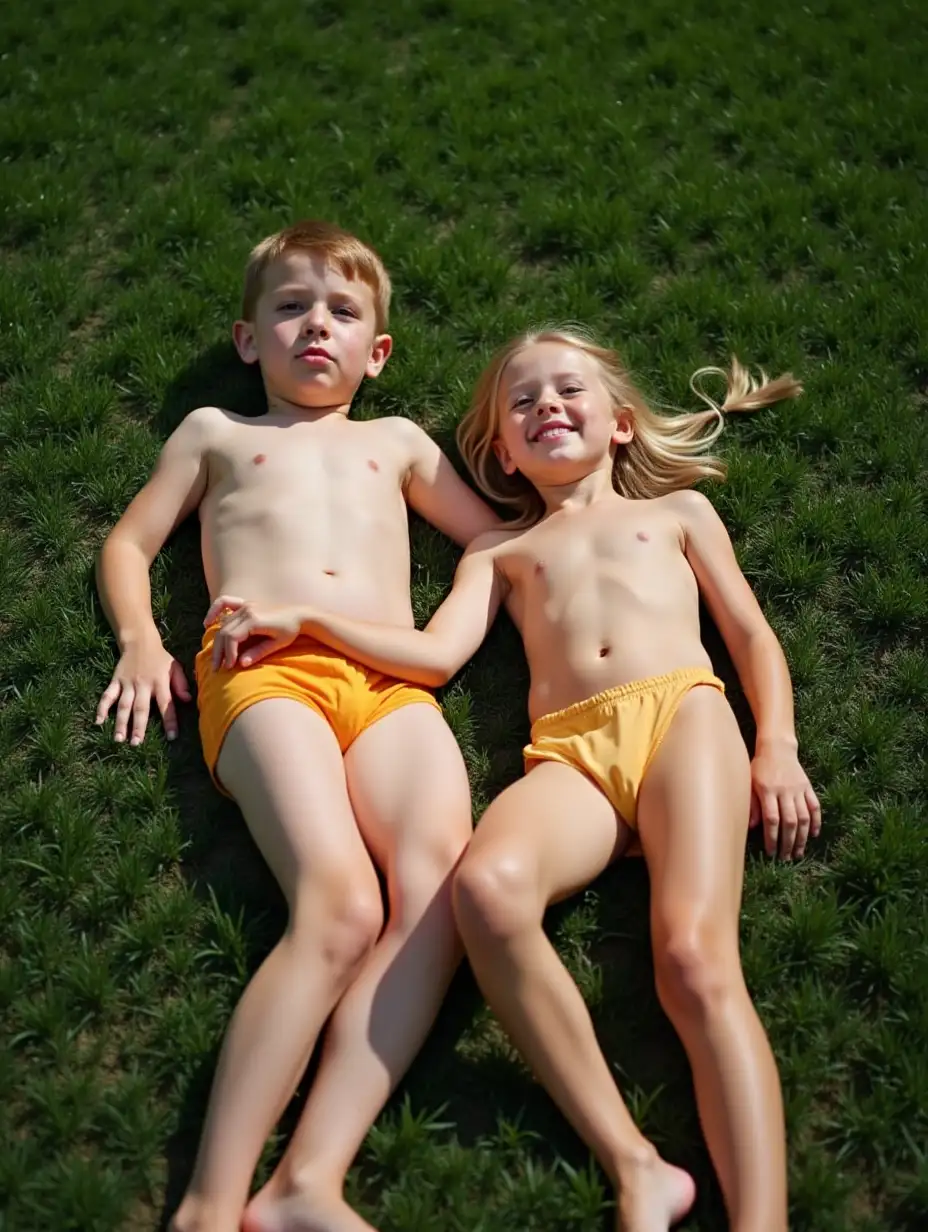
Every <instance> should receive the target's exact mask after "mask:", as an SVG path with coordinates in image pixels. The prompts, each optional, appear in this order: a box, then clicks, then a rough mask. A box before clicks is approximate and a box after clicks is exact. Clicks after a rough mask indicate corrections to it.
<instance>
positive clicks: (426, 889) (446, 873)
mask: <svg viewBox="0 0 928 1232" xmlns="http://www.w3.org/2000/svg"><path fill="white" fill-rule="evenodd" d="M469 838H470V830H469V829H467V830H463V831H462V832H460V833H457V834H454V833H444V834H441V835H436V836H434V837H430V838H428V839H427V840H425V841H420V842H417V843H415V844H408V845H407V847H406V848H405V850H403V851H401V852H399V853H397V856H396V861H395V864H394V867H393V869H392V871H391V875H390V877H389V879H388V880H389V884H390V913H391V920H392V922H393V924H394V925H397V924H400V925H402V922H403V921H405V922H406V923H407V924H408V925H412V924H413V923H415V921H417V920H418V919H420V917H421V916H422V915H423V913H424V912H425V911H427V910H428V909H429V908H430V907H432V906H433V904H436V903H440V904H442V910H443V911H447V912H448V913H449V915H450V911H451V879H452V874H453V873H454V870H455V868H456V867H457V866H458V863H459V862H460V859H461V856H462V855H463V853H464V851H465V849H466V847H467V842H468V839H469Z"/></svg>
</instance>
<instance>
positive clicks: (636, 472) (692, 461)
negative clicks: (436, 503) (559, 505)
mask: <svg viewBox="0 0 928 1232" xmlns="http://www.w3.org/2000/svg"><path fill="white" fill-rule="evenodd" d="M539 342H556V343H560V344H562V345H564V346H569V347H574V348H575V349H576V350H578V351H582V352H583V353H584V354H585V355H589V356H590V358H591V359H594V360H595V361H596V363H597V365H598V366H599V370H600V374H601V376H602V380H603V383H604V384H605V386H606V388H607V390H608V391H609V393H610V394H611V395H612V400H613V405H614V406H615V407H616V408H617V409H618V408H620V407H623V408H626V409H627V410H629V411H631V414H632V419H633V421H634V426H635V433H634V436H633V438H632V440H631V441H629V443H628V444H627V445H620V446H619V447H618V449H617V450H616V455H615V461H614V463H613V468H612V485H613V487H614V488H615V490H616V491H617V492H618V493H620V494H621V495H622V496H627V497H631V498H633V499H637V500H642V499H647V498H649V497H654V496H663V495H664V494H665V493H667V492H674V491H677V490H678V489H680V488H688V487H691V486H692V485H693V484H695V483H698V482H699V481H700V480H701V479H724V477H725V470H726V468H725V464H724V462H722V460H721V459H720V458H717V457H715V456H714V455H713V454H711V453H709V449H710V448H711V446H712V445H713V444H714V443H715V441H716V440H717V439H718V436H719V433H720V432H721V431H722V427H723V422H724V420H723V416H724V414H725V413H726V412H729V411H756V410H759V409H760V407H762V406H768V405H769V404H770V403H772V402H779V401H780V400H781V399H782V398H796V397H798V396H799V394H801V393H802V385H801V383H800V382H799V381H797V380H794V379H793V376H792V375H791V374H790V373H786V374H785V375H784V376H780V377H777V378H776V380H770V379H769V378H768V377H767V375H766V373H764V372H763V371H761V373H760V381H759V382H758V381H757V380H755V378H754V377H753V376H751V374H750V372H749V371H748V370H747V368H745V367H744V366H743V365H742V364H740V363H739V362H738V360H737V359H736V358H735V357H734V356H733V357H732V364H731V369H730V371H728V372H726V371H725V370H724V369H722V368H713V367H706V368H700V369H699V370H698V371H697V372H694V373H693V375H692V377H691V378H690V387H691V388H692V390H693V393H695V394H696V396H697V397H698V398H700V399H701V400H702V401H703V402H705V403H706V405H707V407H708V408H709V409H708V410H705V411H692V412H689V413H686V412H681V413H679V414H676V415H659V414H656V413H655V412H654V411H652V410H651V408H650V407H649V406H648V404H647V402H646V400H645V398H644V395H643V394H642V393H641V391H640V390H639V389H638V388H637V386H636V385H635V384H634V383H633V382H632V379H631V377H630V376H629V373H628V370H627V369H626V367H625V365H624V364H623V363H622V361H621V359H620V358H619V356H618V355H617V354H616V352H615V351H613V350H610V349H608V348H607V347H603V346H600V345H599V344H598V343H597V342H596V340H595V339H594V338H593V337H592V336H591V335H590V334H588V333H586V332H585V331H584V330H581V329H578V328H577V327H574V326H572V327H570V328H561V327H545V328H543V329H540V330H537V331H531V332H529V333H526V334H522V335H521V336H520V337H518V338H514V339H513V340H512V341H511V342H510V343H508V344H507V345H506V346H504V347H503V348H502V350H501V351H498V352H497V354H496V355H495V356H494V357H493V359H492V360H491V361H490V363H489V365H488V366H487V368H486V369H485V370H484V372H483V373H482V374H481V376H480V379H479V380H478V382H477V387H476V389H475V390H474V396H473V398H472V400H471V404H470V408H469V409H468V411H467V413H466V414H465V416H464V418H463V419H462V420H461V422H460V424H459V425H458V431H457V442H458V448H459V449H460V451H461V456H462V457H463V459H464V461H465V462H466V463H467V466H468V468H469V469H470V472H471V474H472V475H473V477H474V479H475V481H476V483H477V486H478V487H479V488H480V490H481V491H482V492H483V493H484V494H485V495H486V496H488V497H489V498H490V499H491V500H494V501H497V502H498V503H499V504H501V505H509V506H510V507H511V508H513V509H515V511H516V513H517V515H518V522H520V523H524V524H526V525H531V524H532V523H533V522H537V521H538V519H539V518H541V517H542V515H543V514H544V511H545V505H544V501H543V500H542V498H541V495H540V494H539V492H538V491H537V490H536V489H535V488H534V487H533V486H532V484H531V483H530V482H529V481H528V480H527V479H526V478H525V476H524V475H521V474H520V473H519V472H516V473H515V474H513V475H507V474H506V472H505V471H504V470H503V468H502V466H501V465H500V463H499V460H498V459H497V457H496V454H495V452H494V450H493V442H494V440H495V439H496V437H497V436H498V435H499V405H498V403H499V390H500V384H501V382H502V378H503V373H504V372H505V370H506V366H507V364H508V363H509V361H510V360H511V359H512V358H513V356H515V355H517V354H518V353H519V352H520V351H522V350H524V349H525V348H526V347H529V346H534V345H535V344H536V343H539ZM706 376H721V377H724V378H726V379H727V382H728V389H727V392H726V394H725V400H724V401H723V402H722V404H721V406H719V405H718V403H717V402H715V400H714V399H713V398H712V397H711V396H710V395H709V394H707V393H706V391H705V390H704V389H703V388H702V385H701V381H702V378H703V377H706Z"/></svg>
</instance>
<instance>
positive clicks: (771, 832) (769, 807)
mask: <svg viewBox="0 0 928 1232" xmlns="http://www.w3.org/2000/svg"><path fill="white" fill-rule="evenodd" d="M760 808H761V817H762V818H763V823H764V850H765V851H766V852H767V855H768V856H770V857H771V858H773V856H775V855H776V854H777V843H778V840H779V837H780V806H779V802H778V800H777V797H776V793H775V792H772V791H765V792H764V794H763V795H762V797H761V801H760Z"/></svg>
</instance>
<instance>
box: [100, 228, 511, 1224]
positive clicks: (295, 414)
mask: <svg viewBox="0 0 928 1232" xmlns="http://www.w3.org/2000/svg"><path fill="white" fill-rule="evenodd" d="M389 299H390V281H389V278H388V275H387V273H386V271H385V269H384V267H383V264H382V262H381V260H380V258H379V257H378V255H377V254H376V253H375V252H374V251H373V250H372V249H371V248H369V247H368V246H367V245H366V244H364V243H362V242H361V241H360V240H357V239H356V238H354V237H353V236H351V235H349V234H347V233H346V232H344V231H342V230H340V229H339V228H337V227H334V226H331V225H329V224H326V223H321V222H303V223H297V224H296V225H294V226H292V227H289V228H287V229H286V230H284V231H282V232H280V233H278V234H276V235H273V236H270V237H269V238H268V239H266V240H264V241H263V242H262V243H261V244H259V245H258V246H257V248H255V250H254V251H253V253H252V255H251V259H250V261H249V264H248V267H247V270H246V276H245V291H244V299H243V307H242V319H241V320H239V321H237V322H236V323H235V326H234V331H233V333H234V339H235V345H236V348H237V350H238V352H239V355H240V356H241V358H242V359H243V360H244V361H245V363H250V364H253V363H257V364H259V365H260V368H261V374H262V379H263V382H264V387H265V391H266V394H267V400H268V411H267V414H266V415H265V416H262V417H261V418H259V419H245V418H242V417H241V416H238V415H234V414H231V413H229V412H227V411H223V410H221V409H220V408H218V407H211V406H207V407H201V408H200V409H198V410H196V411H194V412H192V414H190V415H188V416H187V418H186V419H185V420H184V422H183V423H182V424H181V425H180V427H179V428H178V429H177V430H176V432H174V433H173V435H172V436H171V437H170V439H169V440H168V441H167V443H166V444H165V446H164V449H163V451H162V454H161V457H160V459H159V461H158V464H157V466H156V468H155V471H154V473H153V475H152V477H151V479H150V480H149V482H148V483H147V484H146V486H145V487H144V488H143V489H142V491H141V492H140V493H139V494H138V495H137V496H136V497H135V499H134V500H133V501H132V503H131V504H130V506H129V508H128V509H127V510H126V512H125V514H124V515H123V517H122V518H121V519H120V521H119V522H118V524H117V525H116V527H115V528H114V530H113V531H112V533H111V534H110V536H109V537H108V539H107V541H106V543H105V544H104V546H103V550H102V552H101V555H100V561H99V568H98V582H99V590H100V597H101V600H102V603H103V606H104V609H105V611H106V614H107V617H108V619H109V621H110V624H111V625H112V627H113V630H114V632H115V633H116V636H117V639H118V641H119V646H120V652H121V658H120V660H119V664H118V665H117V668H116V671H115V673H114V676H113V680H112V682H111V684H110V685H109V687H108V688H107V689H106V691H105V692H104V694H103V696H102V697H101V699H100V705H99V708H98V711H97V722H98V723H102V722H103V721H104V719H105V718H106V716H107V714H108V713H109V711H110V709H111V707H112V706H113V704H114V703H116V723H115V733H114V734H115V739H116V740H124V739H126V737H127V736H130V743H131V744H133V745H137V744H139V743H141V741H142V740H143V738H144V735H145V727H146V723H147V718H148V711H149V706H150V702H151V699H152V698H154V699H155V701H156V702H157V704H158V707H159V709H160V711H161V713H162V715H163V717H164V723H165V728H166V732H167V736H168V739H173V738H174V736H175V735H176V731H177V718H176V714H175V711H174V706H173V701H172V696H171V695H172V690H173V692H174V693H176V694H177V695H178V696H180V697H181V698H183V699H185V700H186V699H189V696H190V694H189V690H188V688H187V684H186V681H185V679H184V676H183V672H182V670H181V668H180V666H179V664H178V663H177V662H176V660H174V659H173V658H172V657H171V656H170V654H169V653H168V652H167V651H166V650H165V649H164V647H163V646H162V644H161V640H160V637H159V635H158V632H157V629H156V627H155V624H154V621H153V618H152V613H151V601H150V588H149V579H148V570H149V567H150V565H151V562H152V560H153V559H154V557H155V555H156V554H157V552H158V551H159V550H160V548H161V546H162V544H163V543H164V541H165V540H166V539H167V537H168V536H169V535H170V534H171V533H172V531H173V530H175V529H176V527H177V526H178V525H179V523H180V522H181V521H183V519H184V518H185V517H186V516H187V515H188V514H190V513H192V512H193V510H194V509H199V516H200V522H201V526H202V550H203V566H204V570H205V575H206V581H207V585H208V588H209V592H210V597H211V598H215V597H216V596H217V595H219V594H223V593H225V594H230V593H231V594H248V595H254V596H256V597H257V596H260V598H261V599H262V600H263V601H264V602H266V603H268V604H273V605H278V604H286V603H290V604H292V603H299V602H307V603H313V604H318V605H319V606H320V607H324V608H326V609H327V610H330V611H337V612H340V613H342V614H343V615H346V616H352V617H355V618H359V619H366V620H375V619H376V620H378V621H385V622H387V623H393V624H397V625H403V626H407V627H412V625H413V616H412V608H411V604H410V595H409V581H410V559H409V539H408V529H407V519H406V502H408V503H409V504H410V505H411V506H412V507H413V508H414V509H415V510H416V511H417V512H418V513H420V514H421V515H422V516H423V517H425V518H426V519H428V521H430V522H431V523H432V524H433V525H435V526H437V527H438V528H439V529H440V530H442V531H444V532H445V533H447V534H448V535H450V536H451V537H452V538H453V539H454V540H455V541H456V542H457V543H459V544H467V543H468V542H470V541H471V540H472V539H473V538H474V537H475V536H476V535H478V534H480V533H483V532H484V531H486V530H488V529H490V528H492V527H494V526H496V525H497V519H496V518H495V517H494V515H493V514H492V513H491V512H490V510H489V509H488V507H487V506H486V505H485V504H484V503H483V502H482V501H481V500H480V499H479V498H478V497H477V496H476V495H475V494H474V493H473V492H472V491H471V490H470V489H469V488H468V487H467V486H466V484H464V483H463V481H462V480H461V479H460V478H459V477H458V476H457V474H456V473H455V471H454V469H453V467H452V466H451V464H450V463H449V462H448V460H447V459H446V458H445V457H444V455H443V454H442V453H441V451H440V450H439V448H438V446H437V445H436V444H435V443H434V442H433V441H432V440H431V439H430V438H429V437H428V436H427V435H426V433H425V432H424V431H422V429H420V428H419V427H417V426H416V425H415V424H413V423H412V422H411V421H409V420H406V419H403V418H398V417H392V418H383V419H378V420H373V421H370V422H354V421H350V420H349V419H348V412H349V411H350V409H351V401H352V398H353V397H354V394H355V392H356V391H357V389H358V386H359V385H360V383H361V381H362V380H363V379H364V377H371V378H373V377H376V376H377V375H378V374H379V373H380V372H381V370H382V369H383V366H384V364H385V363H386V362H387V359H388V357H389V355H390V352H391V349H392V340H391V338H390V336H389V334H388V333H386V327H387V313H388V308H389ZM216 628H217V626H213V627H212V628H210V629H208V630H207V633H206V635H205V637H204V643H203V650H202V651H201V653H200V654H199V655H198V656H197V682H198V691H199V696H198V703H199V708H200V731H201V736H202V739H203V747H204V755H205V757H206V761H207V765H208V766H209V770H210V774H211V775H212V776H213V778H214V781H215V782H216V783H217V785H218V786H219V788H220V790H223V791H225V792H226V793H228V794H229V795H231V796H232V797H233V798H234V799H235V800H236V802H237V803H238V804H239V806H240V808H241V810H242V813H243V814H244V816H245V820H246V822H247V824H248V827H249V830H250V831H251V834H252V836H253V837H254V840H255V842H256V843H257V845H258V847H259V848H260V850H261V852H262V854H263V856H264V858H265V859H266V860H267V862H268V864H269V866H270V868H271V870H272V872H273V873H274V875H275V877H276V878H277V881H278V883H279V884H280V887H281V890H282V891H283V893H284V896H285V897H286V900H287V904H288V908H289V919H288V924H287V928H286V931H285V933H284V935H283V937H282V938H281V940H280V942H279V943H278V944H277V946H276V947H275V949H274V950H273V951H272V952H271V954H270V955H269V956H268V957H267V959H266V960H265V962H264V963H263V964H262V966H261V967H260V969H259V970H258V972H257V973H256V974H255V976H254V978H253V979H252V981H251V983H250V984H249V986H248V988H247V989H246V991H245V993H244V995H243V997H242V999H241V1001H240V1002H239V1004H238V1007H237V1008H236V1010H235V1013H234V1014H233V1017H232V1021H231V1023H230V1026H229V1030H228V1033H227V1035H226V1038H225V1041H224V1044H223V1048H222V1052H221V1055H220V1058H219V1063H218V1067H217V1071H216V1077H215V1080H214V1085H213V1090H212V1093H211V1096H210V1103H209V1108H208V1111H207V1117H206V1125H205V1128H204V1131H203V1138H202V1141H201V1145H200V1150H199V1153H198V1157H197V1161H196V1165H195V1169H194V1174H193V1178H192V1180H191V1183H190V1187H189V1189H188V1191H187V1194H186V1195H185V1197H184V1199H183V1201H182V1203H181V1206H180V1208H179V1210H178V1211H177V1213H176V1214H175V1216H174V1219H173V1223H172V1229H173V1232H194V1230H195V1232H233V1230H235V1229H238V1228H239V1226H240V1224H241V1226H243V1227H244V1228H245V1229H246V1230H247V1232H295V1230H296V1229H301V1230H304V1229H310V1228H312V1229H313V1230H314V1232H360V1230H361V1229H365V1228H368V1227H369V1225H368V1224H367V1223H366V1222H365V1221H364V1220H362V1219H361V1218H360V1216H358V1215H357V1214H356V1213H355V1212H354V1211H352V1210H351V1209H350V1208H349V1207H348V1206H347V1204H346V1203H345V1202H344V1199H343V1197H342V1189H343V1184H344V1179H345V1174H346V1172H347V1170H348V1167H349V1166H350V1164H351V1161H352V1159H353V1157H354V1155H355V1153H356V1151H357V1149H358V1147H359V1146H360V1144H361V1141H362V1140H363V1138H364V1135H365V1133H366V1132H367V1130H368V1128H369V1127H370V1125H371V1124H372V1123H373V1121H374V1119H375V1118H376V1116H377V1113H378V1112H379V1110H380V1108H381V1107H382V1105H383V1103H384V1102H385V1100H386V1099H387V1097H388V1095H389V1093H390V1091H391V1090H392V1089H393V1087H394V1086H395V1084H396V1083H397V1081H398V1080H399V1078H400V1076H401V1075H402V1073H403V1072H404V1071H405V1069H406V1067H407V1066H408V1064H409V1063H410V1061H411V1059H412V1057H413V1056H414V1055H415V1053H416V1051H417V1050H418V1048H419V1046H420V1044H421V1043H422V1041H423V1039H424V1037H425V1035H426V1033H427V1031H428V1029H429V1027H430V1026H431V1023H432V1021H433V1019H434V1016H435V1014H436V1012H437V1010H438V1007H439V1004H440V1002H441V999H442V996H443V994H444V992H445V989H446V987H447V984H448V982H449V980H450V977H451V974H452V972H453V969H454V966H455V964H456V962H457V960H458V956H459V950H458V946H457V942H456V939H455V932H454V925H453V918H452V911H451V905H450V896H449V882H450V876H451V873H452V870H453V869H454V867H455V865H456V863H457V861H458V858H459V857H460V855H461V853H462V851H463V850H464V848H465V846H466V844H467V842H468V839H469V836H470V832H471V813H470V797H469V790H468V783H467V775H466V772H465V769H464V765H463V761H462V759H461V756H460V752H459V750H458V748H457V745H456V743H455V741H454V738H453V736H452V735H451V732H450V730H449V729H448V727H447V726H446V724H445V722H444V720H443V719H442V717H441V714H440V711H439V709H438V707H437V703H436V702H435V700H434V697H433V696H432V695H431V693H430V692H428V691H427V690H426V689H423V688H421V687H418V686H414V685H411V684H408V683H406V682H403V681H400V680H397V679H395V678H393V677H390V676H386V675H384V674H383V673H379V672H372V671H369V670H368V669H366V668H363V667H361V666H360V665H359V664H357V663H356V662H354V661H353V660H351V659H347V658H346V657H345V656H343V655H340V654H338V653H336V652H333V651H331V650H329V649H327V648H326V647H324V646H322V645H321V644H319V643H316V642H314V641H313V640H312V639H309V638H304V639H300V641H299V642H298V643H297V644H295V645H294V646H292V647H289V648H288V649H287V650H286V651H285V652H282V653H281V654H280V655H279V656H272V657H271V658H270V659H268V660H266V661H265V662H263V663H262V664H261V665H260V666H259V667H256V668H254V669H248V670H236V671H229V670H226V669H223V668H219V669H214V667H213V665H212V662H211V647H212V643H213V640H214V638H215V633H216ZM130 727H131V733H130ZM375 864H376V866H377V867H378V868H380V869H381V870H382V871H383V873H384V874H385V876H386V879H387V891H388V898H389V903H390V913H389V920H388V923H387V926H386V929H385V930H384V931H383V933H382V935H381V929H382V926H383V912H382V907H381V899H380V890H379V884H378V880H377V875H376V872H375ZM336 1006H337V1009H335V1007H336ZM333 1009H335V1013H334V1014H332V1011H333ZM330 1014H332V1019H331V1022H330V1024H329V1028H328V1032H327V1035H326V1040H325V1046H324V1049H323V1053H322V1058H321V1061H320V1067H319V1072H318V1076H317V1078H316V1081H315V1083H314V1085H313V1089H312V1091H311V1093H310V1096H309V1099H308V1101H307V1104H306V1109H305V1112H304V1114H303V1117H302V1119H301V1121H300V1124H299V1126H298V1128H297V1131H296V1133H295V1135H294V1137H293V1140H292V1142H291V1143H290V1145H289V1147H288V1149H287V1151H286V1153H285V1155H284V1158H283V1159H282V1161H281V1163H280V1166H279V1167H278V1169H277V1171H276V1172H275V1174H274V1176H273V1177H272V1179H271V1181H270V1182H269V1183H268V1184H267V1185H266V1186H265V1188H264V1189H263V1190H262V1191H261V1192H260V1193H259V1194H258V1195H256V1197H255V1198H254V1199H253V1200H252V1202H251V1203H250V1204H249V1205H248V1209H247V1211H245V1214H244V1220H243V1210H244V1208H245V1204H246V1200H247V1197H248V1189H249V1183H250V1178H251V1176H252V1173H253V1171H254V1168H255V1165H256V1163H257V1160H258V1157H259V1154H260V1151H261V1148H262V1145H263V1144H264V1142H265V1140H266V1138H267V1135H268V1133H269V1132H270V1130H271V1128H272V1126H273V1125H274V1123H275V1122H276V1120H277V1119H278V1117H279V1116H280V1114H281V1113H282V1111H283V1110H284V1108H285V1107H286V1105H287V1103H288V1101H289V1100H290V1098H291V1097H292V1095H293V1092H294V1090H295V1088H296V1085H297V1082H298V1081H299V1078H300V1075H301V1074H302V1073H303V1071H304V1069H305V1067H306V1064H307V1062H308V1060H309V1057H310V1055H311V1054H312V1051H313V1048H314V1046H315V1043H316V1040H317V1037H318V1035H319V1033H320V1031H321V1029H322V1026H323V1024H324V1023H325V1022H326V1020H327V1019H328V1018H329V1015H330Z"/></svg>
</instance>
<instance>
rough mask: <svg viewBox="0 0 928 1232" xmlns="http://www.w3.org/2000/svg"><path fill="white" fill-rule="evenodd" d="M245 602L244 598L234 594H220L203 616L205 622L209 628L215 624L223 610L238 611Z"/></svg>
mask: <svg viewBox="0 0 928 1232" xmlns="http://www.w3.org/2000/svg"><path fill="white" fill-rule="evenodd" d="M244 602H245V600H244V599H238V598H236V597H235V596H234V595H220V596H219V598H218V599H214V600H213V602H212V603H211V604H210V605H209V611H208V612H207V613H206V616H205V617H204V618H203V624H204V625H206V627H207V628H208V627H209V626H210V625H214V624H215V623H216V621H217V620H218V619H219V617H220V616H221V615H222V613H223V612H237V611H238V609H239V608H240V607H241V606H242V604H243V603H244Z"/></svg>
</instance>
